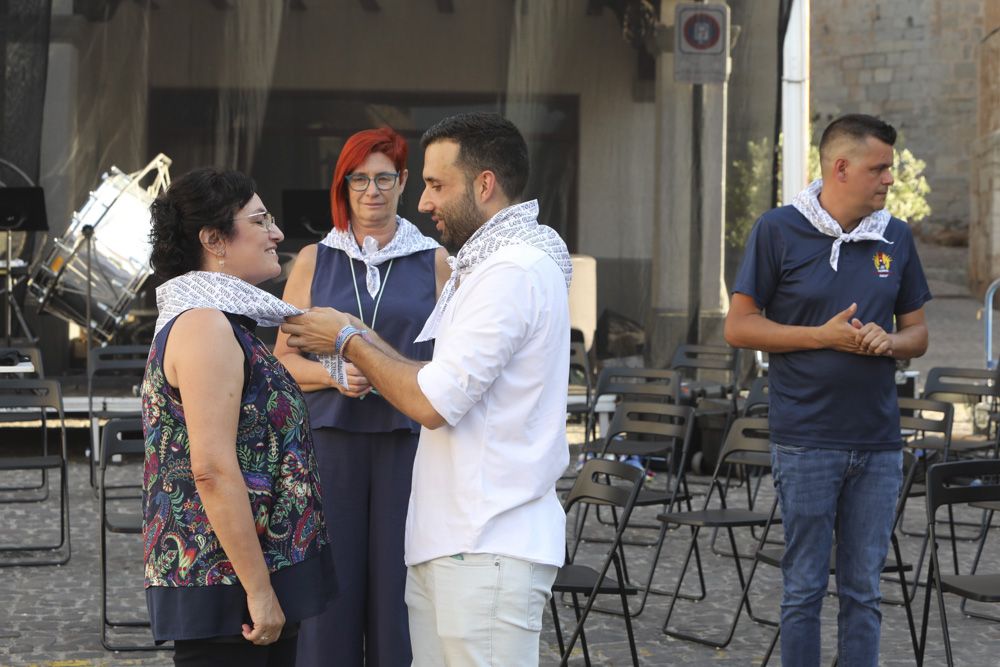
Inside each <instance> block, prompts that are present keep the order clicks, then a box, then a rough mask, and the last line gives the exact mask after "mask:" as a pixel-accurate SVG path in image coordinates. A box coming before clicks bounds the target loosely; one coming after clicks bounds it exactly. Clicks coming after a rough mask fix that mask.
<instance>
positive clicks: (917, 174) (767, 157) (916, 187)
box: [726, 137, 931, 248]
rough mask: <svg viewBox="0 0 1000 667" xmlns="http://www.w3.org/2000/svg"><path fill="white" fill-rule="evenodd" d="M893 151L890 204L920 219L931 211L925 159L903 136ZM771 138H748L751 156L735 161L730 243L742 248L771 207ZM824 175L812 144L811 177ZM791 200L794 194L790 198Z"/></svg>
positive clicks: (729, 190) (901, 214)
mask: <svg viewBox="0 0 1000 667" xmlns="http://www.w3.org/2000/svg"><path fill="white" fill-rule="evenodd" d="M895 148H896V150H895V151H894V152H893V161H892V162H893V164H892V173H893V176H894V177H895V183H894V184H893V186H892V187H891V188H889V196H888V197H887V198H886V204H885V205H886V208H887V209H889V212H891V213H892V214H893V215H894V216H895V217H897V218H900V219H901V220H905V221H907V222H909V223H914V222H920V221H921V220H923V219H924V218H926V217H927V216H929V215H930V214H931V207H930V205H929V204H928V203H927V194H928V193H929V192H930V191H931V187H930V185H928V183H927V179H926V178H925V177H924V175H923V172H924V168H925V167H926V166H927V163H925V162H924V161H923V160H921V159H919V158H917V157H916V156H914V155H913V153H912V152H911V151H910V150H909V149H908V148H905V147H904V146H903V141H902V137H900V138H899V140H898V141H897V142H896V147H895ZM772 155H773V153H772V151H771V142H770V141H769V140H768V139H767V138H766V137H765V138H763V139H761V140H760V141H748V142H747V159H745V160H735V161H733V165H732V166H733V168H732V171H730V173H729V181H728V185H727V187H726V244H727V245H729V247H732V248H742V247H743V246H744V245H745V244H746V240H747V236H749V234H750V229H751V228H753V224H754V222H756V221H757V218H759V217H760V216H761V214H763V213H764V212H765V211H767V210H768V209H769V208H770V207H771V187H770V186H771V169H770V168H771V157H772ZM777 160H778V165H777V168H778V201H779V202H782V201H784V200H785V198H784V197H783V193H782V192H781V139H780V137H779V139H778V152H777ZM819 177H820V164H819V147H817V146H814V145H812V146H809V180H810V181H813V180H815V179H817V178H819ZM788 199H789V200H790V199H791V197H789V198H788Z"/></svg>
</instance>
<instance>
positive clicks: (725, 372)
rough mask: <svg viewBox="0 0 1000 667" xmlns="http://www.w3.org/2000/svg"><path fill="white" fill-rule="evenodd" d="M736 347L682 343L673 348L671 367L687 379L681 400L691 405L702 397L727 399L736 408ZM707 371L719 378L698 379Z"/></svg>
mask: <svg viewBox="0 0 1000 667" xmlns="http://www.w3.org/2000/svg"><path fill="white" fill-rule="evenodd" d="M739 361H740V355H739V350H737V349H736V348H733V347H729V346H728V345H691V344H688V343H681V344H680V345H678V346H677V349H676V350H674V356H673V357H672V358H671V360H670V369H671V370H675V371H681V372H682V373H683V374H684V375H685V377H686V379H685V381H684V383H683V385H682V390H681V392H682V400H685V402H690V403H691V404H692V405H694V404H696V403H697V402H698V399H701V398H716V399H726V398H728V399H730V400H731V401H732V407H733V409H734V410H735V408H736V403H735V401H736V395H737V394H738V388H739V387H738V381H737V378H738V376H739ZM703 372H707V373H709V374H714V375H716V376H718V377H719V378H720V379H719V380H707V379H703V378H699V377H698V375H699V374H700V373H703Z"/></svg>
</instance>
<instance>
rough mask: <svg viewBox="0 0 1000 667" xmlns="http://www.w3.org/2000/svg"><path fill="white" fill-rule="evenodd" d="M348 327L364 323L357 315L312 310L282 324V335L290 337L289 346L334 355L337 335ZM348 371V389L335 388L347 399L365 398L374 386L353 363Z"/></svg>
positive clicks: (319, 309) (312, 352) (358, 326)
mask: <svg viewBox="0 0 1000 667" xmlns="http://www.w3.org/2000/svg"><path fill="white" fill-rule="evenodd" d="M348 325H353V326H355V327H357V328H358V329H364V328H365V323H364V322H362V321H361V320H359V319H358V318H357V317H355V316H354V315H350V314H348V313H342V312H340V311H339V310H335V309H333V308H310V309H309V310H307V311H306V312H304V313H303V314H301V315H295V316H293V317H289V318H287V319H285V323H284V324H282V325H281V331H282V333H286V334H288V346H289V347H293V348H295V349H297V350H301V351H302V352H309V353H311V354H333V353H334V352H335V350H334V346H335V345H336V342H337V334H338V333H340V330H341V329H343V328H344V327H346V326H348ZM345 368H346V370H347V385H348V386H347V388H344V387H341V386H340V385H339V384H336V383H334V386H335V387H336V388H337V389H338V390H339V391H340V393H342V394H343V395H344V396H347V397H349V398H363V397H364V396H366V395H367V394H368V393H369V392H370V391H371V390H372V385H371V383H370V382H369V381H368V378H366V377H365V375H364V373H362V372H361V371H359V370H358V369H357V367H355V366H354V364H352V363H350V362H348V363H346V364H345Z"/></svg>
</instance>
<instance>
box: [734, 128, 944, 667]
mask: <svg viewBox="0 0 1000 667" xmlns="http://www.w3.org/2000/svg"><path fill="white" fill-rule="evenodd" d="M895 141H896V131H895V129H893V127H892V126H891V125H888V124H887V123H885V122H883V121H881V120H879V119H877V118H874V117H872V116H866V115H861V114H850V115H847V116H842V117H841V118H838V119H837V120H835V121H833V122H832V123H831V124H830V126H829V127H827V128H826V130H825V131H824V132H823V137H822V139H821V141H820V161H821V164H822V172H823V178H822V179H820V180H817V181H814V182H813V183H811V184H810V185H809V186H808V187H807V188H806V189H805V190H804V191H803V192H801V193H799V194H798V195H797V196H796V197H795V198H794V199H793V200H792V204H791V205H790V206H783V207H781V208H777V209H774V210H772V211H768V212H767V213H765V214H764V215H763V216H761V218H760V220H758V221H757V224H756V225H755V226H754V229H753V231H752V232H751V234H750V239H749V241H748V242H747V248H746V256H745V257H744V259H743V264H742V266H741V267H740V271H739V274H738V276H737V278H736V284H735V287H734V289H733V298H732V305H731V307H730V310H729V314H728V315H727V317H726V340H727V341H728V342H729V344H731V345H733V346H734V347H741V348H750V349H755V350H763V351H765V352H768V353H770V395H771V397H770V402H771V405H770V426H771V440H772V445H773V446H772V450H771V458H772V463H773V474H774V484H775V487H776V489H777V493H778V498H779V502H780V507H781V515H782V520H783V523H784V529H785V541H786V547H785V556H784V558H783V560H782V568H781V569H782V575H783V580H784V592H783V596H782V602H781V654H782V661H783V663H784V664H785V665H795V666H796V667H811V666H814V665H816V666H818V665H819V664H820V611H821V609H822V605H823V598H824V596H825V594H826V586H827V579H828V568H829V558H830V550H831V547H832V543H833V534H834V530H835V529H836V532H837V545H836V549H837V556H836V557H837V567H836V570H837V590H838V594H839V601H840V613H839V615H838V635H837V636H838V639H837V650H838V654H839V659H840V664H843V665H851V666H852V667H857V666H862V667H863V666H866V665H872V666H875V665H877V664H878V646H879V632H880V626H881V619H882V616H881V613H880V611H879V601H880V599H881V596H880V593H879V575H880V573H881V570H882V566H883V563H884V561H885V558H886V555H887V553H888V550H889V539H890V534H891V531H892V522H893V515H894V510H895V505H896V499H897V496H898V494H899V488H900V484H901V482H902V453H901V448H902V441H901V438H900V429H899V406H898V403H897V400H896V398H897V394H896V385H895V367H896V362H895V360H896V359H910V358H913V357H919V356H920V355H922V354H923V353H924V352H925V351H926V350H927V326H926V324H925V321H924V311H923V305H924V303H926V302H927V301H928V300H929V299H930V298H931V294H930V291H929V290H928V287H927V280H926V279H925V278H924V272H923V269H922V268H921V266H920V259H919V258H918V257H917V252H916V248H915V246H914V243H913V236H912V234H911V233H910V229H909V227H908V226H907V224H906V223H905V222H903V221H902V220H899V219H897V218H893V217H892V216H891V215H890V214H889V213H888V212H887V211H886V210H885V208H884V207H885V199H886V194H887V193H888V190H889V187H890V186H891V185H892V183H893V177H892V172H891V169H892V161H893V160H892V159H893V149H892V146H893V144H894V143H895Z"/></svg>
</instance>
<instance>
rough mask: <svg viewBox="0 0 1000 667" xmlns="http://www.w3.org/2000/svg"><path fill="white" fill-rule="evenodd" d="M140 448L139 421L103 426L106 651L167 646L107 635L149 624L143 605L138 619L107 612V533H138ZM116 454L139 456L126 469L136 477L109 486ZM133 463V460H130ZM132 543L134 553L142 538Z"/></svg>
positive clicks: (103, 627) (101, 493)
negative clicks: (128, 492) (118, 491)
mask: <svg viewBox="0 0 1000 667" xmlns="http://www.w3.org/2000/svg"><path fill="white" fill-rule="evenodd" d="M144 450H145V440H144V438H143V435H142V420H140V419H112V420H110V421H109V422H108V423H107V424H105V425H104V430H103V433H102V434H101V461H100V468H99V471H100V472H99V474H100V479H99V483H98V486H97V489H98V496H99V506H100V517H99V521H100V525H101V554H100V555H101V644H102V645H103V646H104V648H106V649H108V650H109V651H155V650H160V649H169V648H170V647H169V646H167V645H162V646H157V645H155V644H153V643H152V639H151V638H150V640H149V642H148V643H146V644H127V643H126V644H123V643H119V642H118V641H116V640H115V639H113V638H112V637H111V636H110V634H111V632H112V631H114V630H115V629H116V628H148V627H149V619H148V618H146V617H145V608H143V612H144V613H143V616H144V618H142V619H130V620H118V619H112V618H110V617H109V615H108V589H109V587H108V563H109V560H110V558H109V546H108V534H109V533H112V534H116V535H135V536H141V535H142V508H141V504H140V500H141V492H142V467H141V461H142V457H143V454H144ZM119 457H120V458H121V459H122V463H127V462H128V461H127V459H128V458H131V459H136V458H138V459H139V463H140V465H139V467H138V468H136V467H135V466H134V465H133V466H132V469H130V470H129V472H130V473H134V474H135V476H136V479H135V480H133V481H132V482H131V483H130V484H118V485H109V484H107V475H108V468H109V465H110V464H111V463H112V462H113V461H115V459H116V458H119ZM133 463H135V461H134V460H133ZM111 488H116V489H133V490H135V491H136V492H137V493H135V494H132V495H122V494H117V495H114V496H109V494H108V491H109V489H111ZM112 510H113V511H112ZM133 542H134V544H135V545H136V552H138V551H139V550H140V549H141V548H142V538H141V537H136V538H133ZM116 562H117V561H116ZM116 572H117V571H116ZM117 573H118V574H121V573H120V572H117Z"/></svg>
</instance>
